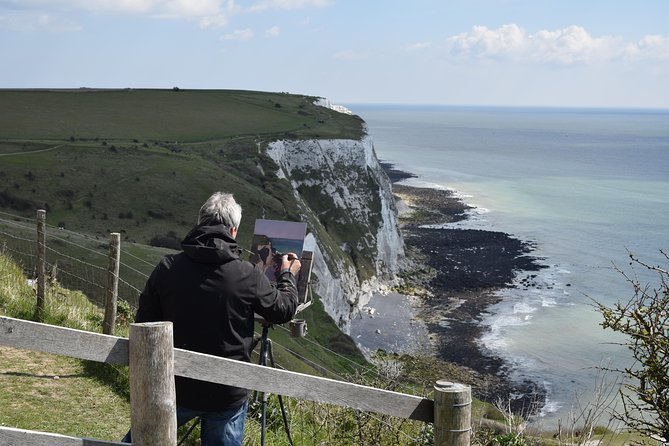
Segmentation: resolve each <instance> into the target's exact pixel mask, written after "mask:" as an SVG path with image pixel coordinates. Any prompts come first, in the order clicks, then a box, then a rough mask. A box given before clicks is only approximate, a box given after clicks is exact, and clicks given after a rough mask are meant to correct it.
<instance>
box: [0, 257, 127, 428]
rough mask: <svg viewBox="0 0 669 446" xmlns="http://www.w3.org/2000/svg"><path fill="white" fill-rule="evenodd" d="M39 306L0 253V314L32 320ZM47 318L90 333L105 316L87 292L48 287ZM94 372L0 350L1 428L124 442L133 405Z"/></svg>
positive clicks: (80, 364)
mask: <svg viewBox="0 0 669 446" xmlns="http://www.w3.org/2000/svg"><path fill="white" fill-rule="evenodd" d="M35 301H36V297H35V291H34V289H33V288H32V287H31V286H29V285H28V282H27V280H26V277H25V276H24V275H23V271H22V268H20V266H19V265H18V264H16V263H15V262H13V261H11V260H10V258H9V257H7V256H5V255H2V254H0V314H3V315H8V316H11V317H17V318H22V319H28V320H31V319H32V318H33V316H34V308H35ZM44 314H45V316H46V322H47V323H50V324H54V325H61V326H67V327H70V328H76V329H84V330H92V329H96V328H98V327H99V325H98V321H101V315H102V313H101V311H100V309H99V308H97V307H96V306H95V305H92V304H91V303H90V302H89V300H88V299H87V298H86V296H84V295H83V294H82V293H80V292H76V291H75V292H73V291H70V290H67V289H64V288H61V287H59V286H50V287H48V288H47V295H46V296H45V311H44ZM96 331H97V330H96ZM91 367H95V366H93V365H92V363H90V362H87V361H80V360H77V359H73V358H68V357H64V356H58V355H51V354H46V353H40V352H33V351H27V350H22V349H14V348H9V347H0V407H2V408H3V410H2V411H0V425H3V426H11V427H15V428H19V429H29V430H38V431H44V432H54V433H59V434H62V435H71V436H79V437H94V438H99V439H107V440H115V439H119V438H121V437H122V436H123V435H124V434H125V432H126V431H127V429H128V426H129V423H130V418H129V417H130V406H129V403H128V400H127V398H124V397H123V396H122V395H120V394H119V393H118V392H116V391H115V390H114V389H113V387H111V386H109V385H106V384H101V383H100V379H99V376H97V375H94V374H92V373H90V370H91ZM101 420H104V422H101Z"/></svg>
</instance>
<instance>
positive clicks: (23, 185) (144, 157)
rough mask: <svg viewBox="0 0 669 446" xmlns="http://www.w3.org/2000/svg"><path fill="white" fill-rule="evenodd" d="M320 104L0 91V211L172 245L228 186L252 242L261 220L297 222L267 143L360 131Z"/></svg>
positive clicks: (217, 94) (233, 96) (196, 95)
mask: <svg viewBox="0 0 669 446" xmlns="http://www.w3.org/2000/svg"><path fill="white" fill-rule="evenodd" d="M315 99H316V98H314V97H309V96H300V95H289V94H282V93H262V92H247V91H226V90H178V91H173V90H130V89H127V90H88V89H81V90H0V102H1V103H2V104H3V107H2V109H1V110H0V180H1V182H0V210H6V211H7V212H11V213H18V214H19V215H22V216H26V217H32V216H33V215H34V211H35V209H37V208H45V209H47V211H48V213H47V221H48V223H49V224H51V225H54V226H63V227H65V228H66V229H72V230H75V231H77V232H84V233H88V234H91V235H96V236H99V237H106V236H107V234H108V233H109V232H121V233H122V234H123V240H124V241H128V242H138V243H144V244H147V243H150V242H151V240H152V239H156V238H162V241H163V243H162V244H163V246H167V245H170V242H171V244H172V245H173V246H174V245H175V244H176V243H177V242H178V241H179V240H180V239H181V238H182V237H183V235H184V234H185V233H186V232H187V231H188V229H190V227H191V226H192V224H193V223H194V221H195V216H196V212H197V209H198V208H199V206H200V204H201V203H202V202H204V200H205V199H206V198H207V197H208V196H209V195H210V194H211V193H212V192H214V191H216V190H224V191H228V192H232V193H234V194H235V196H236V198H237V200H238V201H239V202H240V203H241V204H242V206H243V208H244V219H243V221H242V225H241V228H240V234H239V240H240V243H241V244H242V245H243V246H248V245H249V244H250V238H251V233H252V226H253V222H254V221H255V219H256V218H259V217H265V218H279V219H288V220H297V219H299V218H300V217H299V215H298V213H297V206H296V204H295V199H294V197H293V192H292V190H291V188H290V185H289V184H288V183H287V182H286V181H280V180H278V179H277V177H276V175H275V172H276V168H277V167H276V165H275V164H274V163H273V162H272V160H271V159H269V158H268V157H267V156H266V155H265V154H264V153H263V150H262V149H263V148H264V146H265V145H266V144H267V143H268V142H269V141H273V140H276V139H283V138H290V139H301V138H344V139H347V138H353V139H358V138H360V136H361V135H362V132H363V128H362V121H361V120H360V119H359V118H358V117H355V116H350V115H345V114H341V113H337V112H334V111H332V110H329V109H326V108H324V107H319V106H315V105H313V101H314V100H315ZM170 239H171V240H170ZM156 240H157V239H156ZM154 241H155V240H154ZM154 244H155V243H154Z"/></svg>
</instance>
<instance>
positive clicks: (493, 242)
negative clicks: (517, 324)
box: [381, 162, 545, 411]
mask: <svg viewBox="0 0 669 446" xmlns="http://www.w3.org/2000/svg"><path fill="white" fill-rule="evenodd" d="M381 165H382V167H383V168H384V170H385V171H386V173H387V174H388V176H389V178H390V180H391V182H392V183H393V193H394V194H395V196H396V201H397V203H398V209H399V210H400V225H401V230H402V235H403V237H404V242H405V246H406V249H407V253H408V256H409V258H410V259H411V260H412V263H413V264H414V266H415V268H414V270H413V271H412V272H409V273H408V275H407V277H406V280H407V283H408V284H409V285H410V286H411V287H415V288H416V289H423V290H424V292H423V293H421V294H422V298H421V299H417V303H416V304H415V305H417V307H418V314H419V318H420V319H421V320H422V321H423V322H424V323H425V325H426V327H427V329H428V332H429V333H430V340H431V341H432V342H431V344H432V350H433V351H434V354H435V356H437V357H438V358H440V359H442V360H444V361H447V362H450V363H453V364H456V365H459V366H463V367H466V368H469V369H471V370H474V371H475V372H477V373H478V374H480V375H482V377H483V378H484V381H485V382H486V385H485V386H484V387H485V388H473V391H474V392H475V393H476V394H477V396H478V397H479V398H482V399H485V400H489V401H496V400H497V399H499V398H502V400H504V401H506V400H508V399H509V396H510V395H518V397H517V398H516V399H514V400H513V401H512V407H516V408H517V409H524V410H525V411H527V408H528V407H530V405H537V404H539V405H541V402H542V400H543V399H544V398H545V395H544V393H543V391H542V389H541V387H540V386H538V385H536V384H535V383H532V382H524V383H517V382H512V381H511V380H510V379H509V378H508V365H507V363H506V362H505V360H504V359H503V358H499V357H496V356H494V355H492V354H491V353H490V352H488V351H484V349H483V348H482V346H481V345H480V344H479V342H478V339H480V337H481V335H482V334H483V330H484V327H482V326H481V321H482V318H483V316H485V315H486V310H487V309H488V308H489V307H490V306H491V305H494V304H496V303H497V302H499V300H500V298H499V297H498V296H497V295H496V293H495V292H496V291H498V290H499V289H501V288H505V287H512V286H514V285H513V280H514V278H515V276H516V274H517V273H518V272H520V271H538V270H540V269H541V268H543V267H544V266H543V265H542V264H541V259H539V258H536V257H533V256H532V255H531V253H532V251H533V246H532V245H531V244H530V243H528V242H525V241H521V240H518V239H517V238H514V237H513V236H511V235H509V234H506V233H502V232H496V231H488V230H474V229H455V228H429V227H425V226H424V225H439V224H444V223H452V222H457V221H461V220H464V219H466V218H467V210H469V209H470V206H468V205H467V204H466V203H464V202H463V201H462V200H461V199H460V198H458V197H457V196H456V195H455V194H454V193H453V192H452V191H449V190H441V189H430V188H422V187H414V186H407V185H402V184H397V183H398V182H399V181H402V180H404V179H407V178H413V177H415V176H414V175H412V174H410V173H407V172H402V171H399V170H397V169H395V168H394V167H393V166H392V165H391V164H389V163H385V162H382V163H381Z"/></svg>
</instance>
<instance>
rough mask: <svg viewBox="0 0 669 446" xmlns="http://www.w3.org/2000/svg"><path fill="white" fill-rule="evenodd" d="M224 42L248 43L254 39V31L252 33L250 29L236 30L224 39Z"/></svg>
mask: <svg viewBox="0 0 669 446" xmlns="http://www.w3.org/2000/svg"><path fill="white" fill-rule="evenodd" d="M222 39H223V40H238V41H242V42H243V41H246V40H251V39H253V31H251V30H250V29H249V28H246V29H236V30H234V31H233V32H231V33H230V34H226V35H224V36H223V37H222Z"/></svg>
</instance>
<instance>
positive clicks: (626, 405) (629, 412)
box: [595, 251, 669, 440]
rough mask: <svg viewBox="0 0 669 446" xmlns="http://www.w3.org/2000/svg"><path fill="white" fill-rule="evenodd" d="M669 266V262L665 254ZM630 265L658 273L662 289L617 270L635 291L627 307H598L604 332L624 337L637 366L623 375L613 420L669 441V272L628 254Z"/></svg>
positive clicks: (626, 304) (624, 370) (625, 369)
mask: <svg viewBox="0 0 669 446" xmlns="http://www.w3.org/2000/svg"><path fill="white" fill-rule="evenodd" d="M660 252H661V253H662V255H663V256H664V258H665V259H666V260H668V261H669V256H668V255H667V253H665V252H664V251H660ZM629 257H630V259H631V262H630V265H632V267H634V266H641V267H643V268H645V269H647V270H648V271H651V272H653V273H657V275H658V279H659V286H658V287H657V288H653V289H651V287H650V285H642V284H641V283H640V280H639V278H638V276H637V275H636V274H627V273H625V272H624V271H622V270H620V269H618V271H619V272H620V273H621V274H622V275H623V276H624V277H625V279H626V280H627V282H628V283H629V284H630V285H632V287H633V289H634V296H633V297H632V298H631V299H629V300H628V301H627V302H626V303H620V302H618V303H616V304H615V305H614V306H613V307H607V306H605V305H603V304H601V303H599V302H595V305H596V308H597V310H598V311H599V313H601V315H602V317H603V319H604V321H603V322H602V323H601V326H602V327H603V328H605V329H611V330H613V331H615V332H618V333H621V334H623V335H625V337H626V339H627V340H626V341H625V342H624V344H623V345H625V346H627V348H628V349H629V350H630V351H631V352H632V356H633V357H634V359H635V361H634V364H633V365H631V366H629V367H626V368H624V369H623V370H615V371H616V372H620V373H622V374H623V375H624V376H625V377H626V378H628V382H627V383H626V384H625V385H624V386H623V389H624V390H627V391H628V392H625V391H624V390H621V392H620V396H621V398H622V402H623V411H622V413H619V412H616V413H614V416H615V417H616V418H617V419H619V420H621V421H622V422H624V423H626V424H627V425H628V426H629V427H631V428H632V429H634V430H636V431H638V432H640V433H642V434H645V435H655V436H661V437H663V438H664V439H665V440H669V312H668V311H667V308H669V268H666V269H665V268H661V267H660V266H652V265H649V264H647V263H644V262H642V261H641V260H639V259H638V258H637V257H635V256H634V254H631V253H630V254H629Z"/></svg>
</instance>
